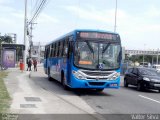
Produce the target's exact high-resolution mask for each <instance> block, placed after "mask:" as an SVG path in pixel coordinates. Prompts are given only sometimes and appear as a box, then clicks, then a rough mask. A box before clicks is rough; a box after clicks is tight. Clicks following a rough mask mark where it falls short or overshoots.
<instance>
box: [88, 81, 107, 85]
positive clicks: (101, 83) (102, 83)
mask: <svg viewBox="0 0 160 120" xmlns="http://www.w3.org/2000/svg"><path fill="white" fill-rule="evenodd" d="M89 84H90V85H94V86H103V85H104V84H105V82H89Z"/></svg>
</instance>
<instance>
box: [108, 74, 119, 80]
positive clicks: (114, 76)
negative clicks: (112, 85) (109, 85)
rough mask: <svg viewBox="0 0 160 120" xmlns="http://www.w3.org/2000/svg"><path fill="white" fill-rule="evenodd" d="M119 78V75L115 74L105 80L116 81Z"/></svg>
mask: <svg viewBox="0 0 160 120" xmlns="http://www.w3.org/2000/svg"><path fill="white" fill-rule="evenodd" d="M119 76H120V73H118V72H116V73H115V74H114V75H112V76H110V77H109V78H108V79H107V80H116V79H117V78H118V77H119Z"/></svg>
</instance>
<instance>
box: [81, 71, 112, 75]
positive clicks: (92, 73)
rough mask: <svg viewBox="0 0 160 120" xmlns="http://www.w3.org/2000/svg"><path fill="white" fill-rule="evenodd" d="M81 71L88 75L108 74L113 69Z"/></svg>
mask: <svg viewBox="0 0 160 120" xmlns="http://www.w3.org/2000/svg"><path fill="white" fill-rule="evenodd" d="M82 72H83V73H85V74H86V75H89V76H108V75H110V74H112V73H113V71H107V72H104V71H82Z"/></svg>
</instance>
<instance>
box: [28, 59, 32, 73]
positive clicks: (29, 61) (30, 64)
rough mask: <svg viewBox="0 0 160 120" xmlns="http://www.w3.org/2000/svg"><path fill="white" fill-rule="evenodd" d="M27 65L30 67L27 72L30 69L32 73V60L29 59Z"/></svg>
mask: <svg viewBox="0 0 160 120" xmlns="http://www.w3.org/2000/svg"><path fill="white" fill-rule="evenodd" d="M27 65H28V68H27V71H28V69H29V71H31V70H32V69H31V66H32V60H31V58H30V59H28V61H27Z"/></svg>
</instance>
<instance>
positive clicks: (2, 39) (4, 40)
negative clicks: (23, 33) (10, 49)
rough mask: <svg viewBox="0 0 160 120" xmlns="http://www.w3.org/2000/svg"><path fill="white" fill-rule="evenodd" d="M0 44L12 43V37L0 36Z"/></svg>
mask: <svg viewBox="0 0 160 120" xmlns="http://www.w3.org/2000/svg"><path fill="white" fill-rule="evenodd" d="M2 43H13V40H12V37H10V36H7V35H5V36H0V44H2Z"/></svg>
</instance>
